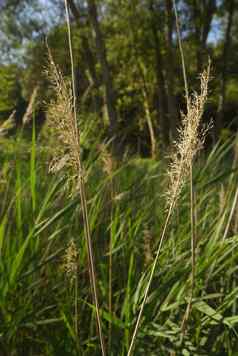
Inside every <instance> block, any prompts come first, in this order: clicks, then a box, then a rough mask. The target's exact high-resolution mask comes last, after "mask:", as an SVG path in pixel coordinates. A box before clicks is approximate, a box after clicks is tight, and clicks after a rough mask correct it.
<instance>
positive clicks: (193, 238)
mask: <svg viewBox="0 0 238 356" xmlns="http://www.w3.org/2000/svg"><path fill="white" fill-rule="evenodd" d="M173 7H174V13H175V22H176V33H177V38H178V43H179V53H180V57H181V64H182V70H183V80H184V90H185V97H186V102H187V110H189V106H188V104H189V92H188V80H187V71H186V65H185V57H184V51H183V45H182V39H181V31H180V24H179V16H178V11H177V6H176V2H175V0H173ZM189 181H190V223H191V268H192V271H191V291H190V298H189V302H188V305H187V309H186V311H185V314H184V317H183V320H182V326H181V329H182V339H183V336H184V334H185V331H186V325H187V321H188V319H189V315H190V312H191V308H192V300H193V291H194V286H195V273H196V271H195V270H196V228H195V215H194V190H193V162H192V161H191V162H190V167H189Z"/></svg>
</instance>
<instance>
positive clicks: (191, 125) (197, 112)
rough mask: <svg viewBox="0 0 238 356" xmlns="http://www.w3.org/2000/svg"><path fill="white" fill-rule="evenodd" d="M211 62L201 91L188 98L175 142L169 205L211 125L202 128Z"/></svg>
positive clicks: (181, 185)
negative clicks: (185, 111)
mask: <svg viewBox="0 0 238 356" xmlns="http://www.w3.org/2000/svg"><path fill="white" fill-rule="evenodd" d="M209 75H210V63H209V65H208V68H207V69H206V70H204V72H203V73H202V74H201V78H200V81H201V92H200V94H198V93H193V95H192V96H191V97H189V98H188V99H187V113H186V115H185V114H182V125H181V128H180V129H179V135H178V137H179V138H178V141H176V142H175V143H174V153H173V154H172V157H171V164H170V169H169V171H168V175H169V179H170V185H169V189H168V192H167V198H168V199H167V201H168V205H170V204H171V203H175V202H176V200H177V199H178V197H179V195H180V193H181V190H182V187H183V185H184V183H185V180H186V177H187V175H188V172H189V169H190V166H191V165H192V161H193V158H194V156H195V155H196V153H197V151H198V150H200V149H201V148H202V146H203V143H204V139H205V134H206V132H207V130H208V129H209V127H210V125H208V126H207V127H205V128H203V129H200V126H201V118H202V115H203V112H204V106H205V103H206V100H207V95H208V82H209Z"/></svg>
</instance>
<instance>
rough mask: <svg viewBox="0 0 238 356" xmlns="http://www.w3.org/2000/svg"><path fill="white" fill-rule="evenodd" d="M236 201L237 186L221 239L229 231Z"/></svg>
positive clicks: (237, 196)
mask: <svg viewBox="0 0 238 356" xmlns="http://www.w3.org/2000/svg"><path fill="white" fill-rule="evenodd" d="M237 202H238V187H237V189H236V192H235V196H234V200H233V204H232V207H231V211H230V215H229V218H228V221H227V225H226V228H225V232H224V235H223V238H222V240H223V241H224V240H225V239H226V237H227V234H228V231H229V228H230V225H231V220H232V217H233V215H234V213H235V209H236V205H237Z"/></svg>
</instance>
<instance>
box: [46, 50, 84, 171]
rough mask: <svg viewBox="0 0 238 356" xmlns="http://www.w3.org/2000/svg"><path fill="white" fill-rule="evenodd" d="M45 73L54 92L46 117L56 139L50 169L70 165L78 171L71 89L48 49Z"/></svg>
mask: <svg viewBox="0 0 238 356" xmlns="http://www.w3.org/2000/svg"><path fill="white" fill-rule="evenodd" d="M47 74H48V77H49V79H50V82H51V85H52V89H53V91H54V94H55V98H54V99H53V100H52V101H51V103H50V105H49V107H48V119H49V124H50V126H51V127H52V128H53V130H54V133H55V136H56V138H57V139H58V143H56V145H55V157H54V159H53V161H52V163H51V165H50V171H53V172H55V171H59V170H61V169H62V168H63V167H71V168H73V169H74V171H76V172H79V171H80V170H81V165H80V146H79V130H78V127H77V123H76V122H75V116H74V107H73V98H72V90H71V86H70V84H69V83H68V82H67V81H66V80H65V79H64V78H63V75H62V73H61V72H60V70H59V69H58V68H57V66H56V64H55V63H54V60H53V57H52V55H51V52H50V50H49V70H48V71H47Z"/></svg>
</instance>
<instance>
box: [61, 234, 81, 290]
mask: <svg viewBox="0 0 238 356" xmlns="http://www.w3.org/2000/svg"><path fill="white" fill-rule="evenodd" d="M62 267H63V270H64V271H65V273H66V275H67V277H68V278H69V280H70V282H71V283H72V282H73V281H74V279H75V278H76V276H77V270H78V251H77V247H76V245H75V242H74V240H73V239H71V240H70V242H69V244H68V247H67V249H66V253H65V255H64V259H63V266H62Z"/></svg>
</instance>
